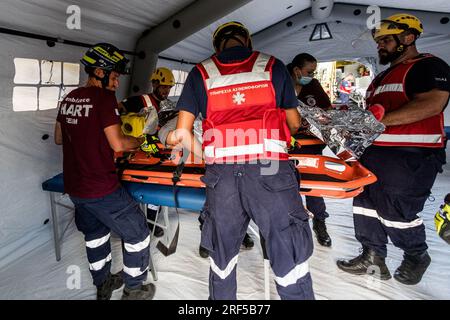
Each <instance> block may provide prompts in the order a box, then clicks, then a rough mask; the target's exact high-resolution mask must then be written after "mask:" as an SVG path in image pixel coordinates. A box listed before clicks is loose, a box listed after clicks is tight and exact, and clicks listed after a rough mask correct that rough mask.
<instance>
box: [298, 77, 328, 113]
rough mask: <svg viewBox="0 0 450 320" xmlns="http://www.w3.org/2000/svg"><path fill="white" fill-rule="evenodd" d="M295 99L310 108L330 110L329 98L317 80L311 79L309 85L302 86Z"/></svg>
mask: <svg viewBox="0 0 450 320" xmlns="http://www.w3.org/2000/svg"><path fill="white" fill-rule="evenodd" d="M297 98H298V99H299V100H300V101H301V102H303V103H304V104H306V105H307V106H310V107H319V108H321V109H324V110H326V109H329V108H331V102H330V98H329V97H328V95H327V94H326V93H325V91H324V90H323V88H322V85H321V84H320V82H319V80H317V79H312V81H311V82H310V83H309V84H307V85H306V86H303V88H302V90H301V91H300V93H299V94H298V97H297Z"/></svg>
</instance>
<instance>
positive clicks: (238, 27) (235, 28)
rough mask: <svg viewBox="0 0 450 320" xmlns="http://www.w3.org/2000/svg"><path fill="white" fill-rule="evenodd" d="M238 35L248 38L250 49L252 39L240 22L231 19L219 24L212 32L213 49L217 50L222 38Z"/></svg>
mask: <svg viewBox="0 0 450 320" xmlns="http://www.w3.org/2000/svg"><path fill="white" fill-rule="evenodd" d="M236 35H240V36H243V37H245V38H246V39H249V40H250V49H252V40H251V36H250V32H249V31H248V29H247V28H246V27H245V26H244V25H243V24H242V23H240V22H237V21H231V22H227V23H224V24H222V25H220V26H219V27H218V28H217V29H216V31H214V33H213V46H214V49H216V50H219V47H220V44H221V43H222V41H223V40H226V39H230V38H233V36H236Z"/></svg>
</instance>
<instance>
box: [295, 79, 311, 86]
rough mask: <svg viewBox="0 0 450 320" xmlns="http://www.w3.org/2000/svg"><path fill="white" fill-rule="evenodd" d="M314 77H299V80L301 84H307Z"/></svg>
mask: <svg viewBox="0 0 450 320" xmlns="http://www.w3.org/2000/svg"><path fill="white" fill-rule="evenodd" d="M312 79H313V78H312V77H300V78H298V79H297V82H298V84H299V85H301V86H306V85H307V84H309V83H310V82H311V81H312Z"/></svg>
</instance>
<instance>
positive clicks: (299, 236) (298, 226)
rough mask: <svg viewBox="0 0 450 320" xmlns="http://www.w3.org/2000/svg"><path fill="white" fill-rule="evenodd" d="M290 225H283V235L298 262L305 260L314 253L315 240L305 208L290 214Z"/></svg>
mask: <svg viewBox="0 0 450 320" xmlns="http://www.w3.org/2000/svg"><path fill="white" fill-rule="evenodd" d="M288 221H289V222H288V223H289V225H286V226H284V227H282V229H281V231H280V232H281V235H282V237H283V239H284V241H285V243H286V244H287V245H288V246H290V247H291V248H290V251H291V252H292V254H293V259H294V261H295V263H296V264H298V263H302V262H305V261H306V260H308V258H309V257H310V256H311V255H312V252H313V240H312V234H311V228H310V226H309V222H308V221H309V218H308V215H307V214H306V213H305V212H304V211H303V210H297V211H294V212H291V213H290V214H289V220H288Z"/></svg>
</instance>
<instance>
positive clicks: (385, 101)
mask: <svg viewBox="0 0 450 320" xmlns="http://www.w3.org/2000/svg"><path fill="white" fill-rule="evenodd" d="M430 57H432V55H423V56H420V57H419V58H417V59H414V60H409V61H405V62H404V63H401V64H398V65H396V66H395V67H393V68H392V69H390V70H387V73H386V72H383V73H381V74H380V75H379V76H378V77H377V78H375V80H374V81H373V82H372V83H371V84H370V86H369V88H368V89H367V104H368V105H373V104H381V105H382V106H383V107H384V108H385V109H386V113H389V112H392V111H395V110H397V109H399V108H401V107H402V106H403V105H405V104H407V103H408V102H409V101H410V100H409V98H408V96H407V95H406V90H405V82H406V77H407V75H408V72H409V71H410V70H411V68H412V67H413V66H414V64H415V63H416V62H418V61H420V60H422V59H427V58H430ZM380 77H382V80H381V81H379V78H380ZM375 83H377V87H375V85H374V84H375ZM444 136H445V135H444V119H443V114H442V112H441V113H440V114H439V115H436V116H432V117H430V118H427V119H423V120H421V121H417V122H415V123H411V124H405V125H396V126H388V127H386V130H385V131H384V133H383V134H382V135H380V136H379V137H378V138H377V139H376V140H375V142H374V145H378V146H408V147H430V148H441V147H442V146H443V144H444Z"/></svg>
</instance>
